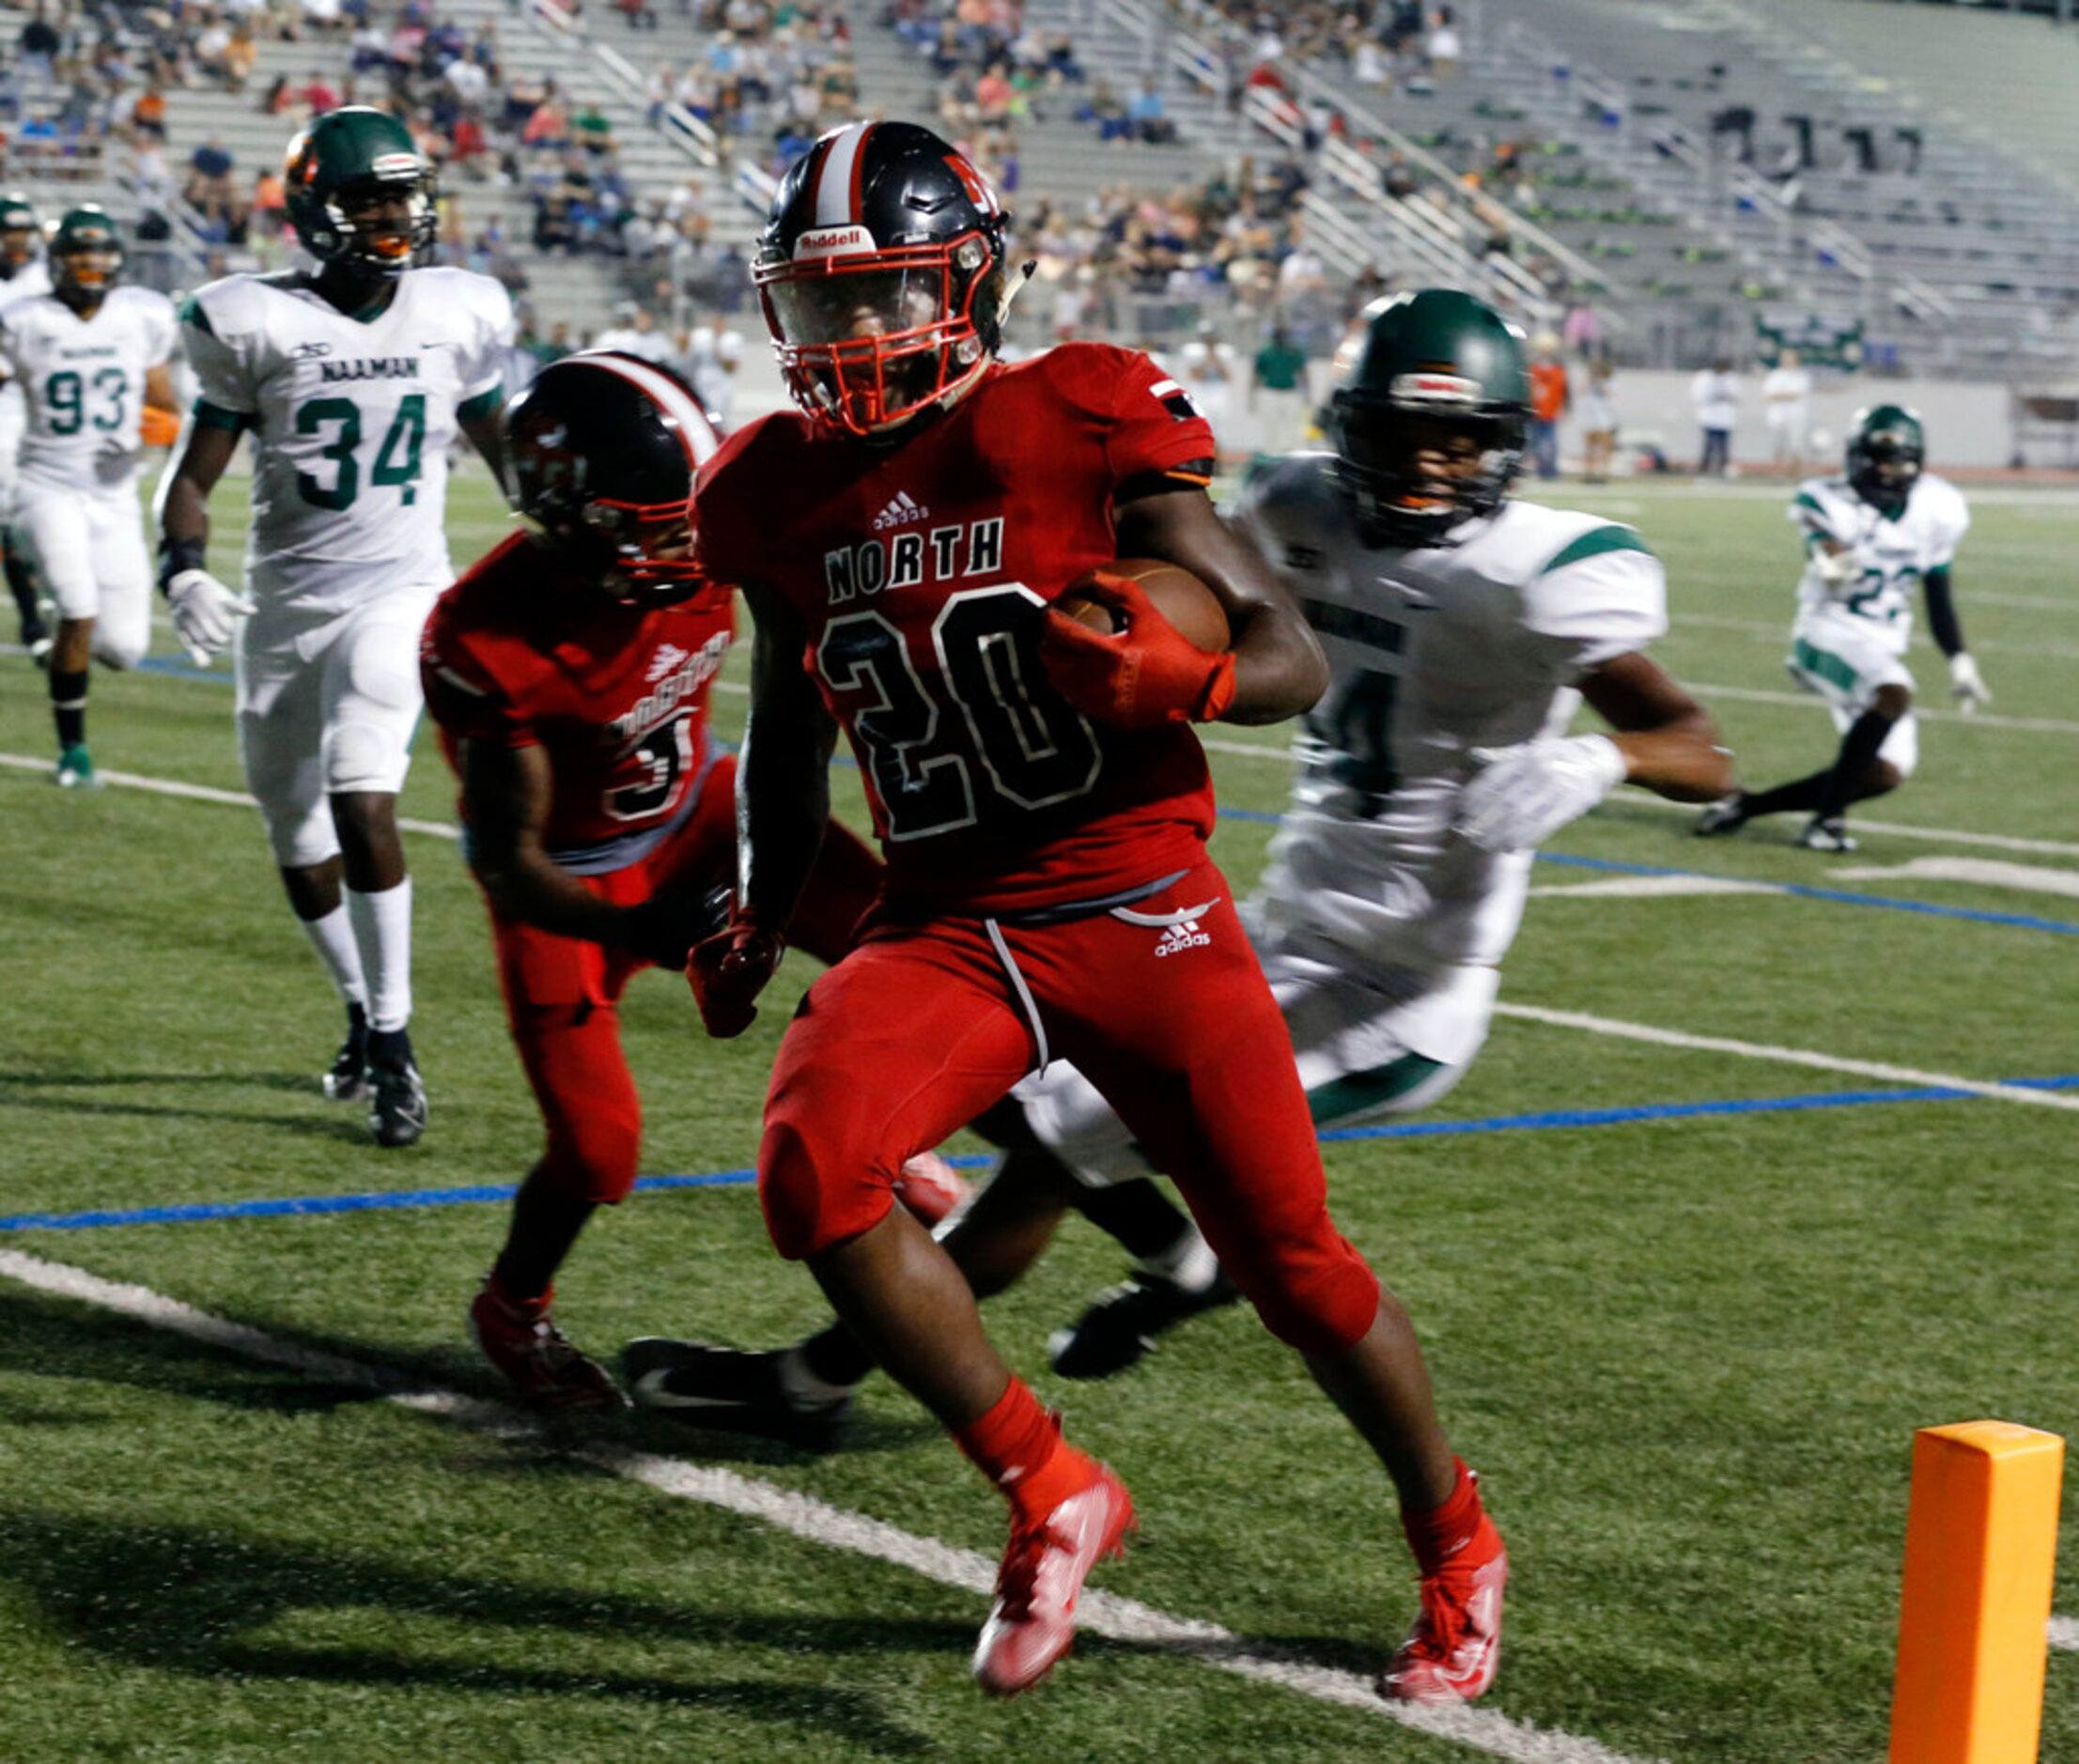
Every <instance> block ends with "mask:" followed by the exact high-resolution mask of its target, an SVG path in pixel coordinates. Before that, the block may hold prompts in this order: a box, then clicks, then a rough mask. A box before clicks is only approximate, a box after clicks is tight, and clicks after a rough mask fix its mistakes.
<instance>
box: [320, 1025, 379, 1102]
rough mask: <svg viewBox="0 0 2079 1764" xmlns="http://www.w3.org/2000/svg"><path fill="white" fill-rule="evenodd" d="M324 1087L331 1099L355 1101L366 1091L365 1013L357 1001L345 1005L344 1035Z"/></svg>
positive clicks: (363, 1095) (329, 1100) (326, 1094)
mask: <svg viewBox="0 0 2079 1764" xmlns="http://www.w3.org/2000/svg"><path fill="white" fill-rule="evenodd" d="M324 1089H325V1099H326V1101H328V1102H333V1103H358V1102H360V1101H361V1099H362V1098H363V1097H365V1096H366V1095H367V1094H368V1014H367V1012H366V1011H365V1010H363V1009H362V1007H361V1006H360V1005H358V1004H349V1006H348V1007H347V1039H346V1040H345V1041H343V1042H341V1043H340V1044H339V1051H338V1052H337V1053H336V1054H334V1055H333V1057H332V1069H331V1070H330V1071H328V1072H327V1073H326V1074H325V1076H324Z"/></svg>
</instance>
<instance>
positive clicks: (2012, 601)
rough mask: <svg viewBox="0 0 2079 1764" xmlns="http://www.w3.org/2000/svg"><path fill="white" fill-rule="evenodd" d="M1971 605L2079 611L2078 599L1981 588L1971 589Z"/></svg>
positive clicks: (2024, 609)
mask: <svg viewBox="0 0 2079 1764" xmlns="http://www.w3.org/2000/svg"><path fill="white" fill-rule="evenodd" d="M1970 600H1971V604H1972V605H1973V606H1978V605H1981V604H1982V605H1984V606H1989V607H2012V608H2013V609H2014V610H2015V611H2019V612H2079V600H2066V599H2058V598H2055V597H2053V596H2048V595H2005V594H1989V593H1987V592H1986V591H1985V590H1984V589H1982V588H1974V589H1972V590H1971V594H1970Z"/></svg>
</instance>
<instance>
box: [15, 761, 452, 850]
mask: <svg viewBox="0 0 2079 1764" xmlns="http://www.w3.org/2000/svg"><path fill="white" fill-rule="evenodd" d="M0 766H12V767H13V768H14V769H15V770H16V771H20V772H47V771H49V770H50V769H51V762H50V761H49V760H39V759H35V758H33V757H31V756H30V755H29V754H26V753H0ZM94 775H95V777H97V778H99V779H100V780H101V782H102V783H104V784H115V785H116V786H118V787H119V788H121V789H124V790H148V791H149V792H150V793H151V794H152V795H153V796H155V797H187V798H188V800H190V801H191V802H225V803H228V804H230V806H231V807H232V808H234V809H257V808H258V807H259V806H260V805H259V804H258V803H257V802H256V801H254V799H253V798H252V797H249V796H247V795H246V794H245V792H244V791H242V790H219V789H218V788H217V787H216V786H215V785H214V784H189V783H183V782H182V781H180V780H179V779H178V778H147V777H145V776H144V775H143V774H142V773H139V772H104V771H100V770H97V771H96V772H95V774H94ZM397 825H398V826H399V827H400V828H403V829H404V830H405V831H406V832H407V833H429V834H431V835H432V836H433V837H434V838H435V839H460V838H461V837H462V829H461V828H458V827H457V826H456V825H455V823H454V822H452V821H415V820H413V819H412V818H411V816H410V815H403V814H400V815H399V816H398V817H397Z"/></svg>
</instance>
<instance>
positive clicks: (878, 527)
mask: <svg viewBox="0 0 2079 1764" xmlns="http://www.w3.org/2000/svg"><path fill="white" fill-rule="evenodd" d="M930 518H931V510H930V509H928V508H925V507H923V506H922V505H921V504H919V503H917V502H916V501H915V499H913V498H912V497H911V496H910V494H909V492H908V490H897V491H896V492H895V495H894V500H893V501H892V502H891V503H889V504H888V506H887V507H886V508H884V509H882V510H881V511H880V513H879V514H877V515H876V516H875V517H874V531H875V532H876V533H886V532H887V531H888V530H889V529H890V528H891V527H907V526H908V524H909V523H910V522H911V521H913V520H929V519H930Z"/></svg>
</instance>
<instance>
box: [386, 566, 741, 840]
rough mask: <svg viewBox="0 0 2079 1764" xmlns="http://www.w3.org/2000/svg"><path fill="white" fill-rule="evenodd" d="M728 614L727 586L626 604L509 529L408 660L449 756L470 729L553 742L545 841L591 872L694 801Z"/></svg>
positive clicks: (438, 612) (505, 738)
mask: <svg viewBox="0 0 2079 1764" xmlns="http://www.w3.org/2000/svg"><path fill="white" fill-rule="evenodd" d="M735 627H736V614H735V608H734V606H733V604H732V596H729V595H727V594H724V593H721V592H717V591H713V590H708V591H705V592H703V593H702V594H700V595H698V596H694V597H693V598H691V599H689V600H683V601H680V602H679V603H678V604H677V605H675V606H652V607H646V608H645V607H638V606H628V605H624V604H623V603H621V602H619V601H616V600H612V599H609V598H608V597H607V596H604V595H602V594H600V593H599V592H598V590H597V589H596V588H594V587H591V586H590V585H589V584H587V583H585V582H583V581H582V580H578V579H577V578H576V577H573V576H572V575H570V574H569V572H568V571H567V570H566V569H564V568H563V566H562V565H559V564H558V563H557V562H556V561H555V559H554V558H553V557H551V555H550V554H549V553H548V552H547V551H545V550H543V549H541V547H540V546H538V545H536V544H535V543H534V542H533V541H532V540H531V539H529V538H528V537H527V536H526V535H525V534H514V536H513V537H511V538H509V539H507V540H506V541H505V542H504V544H503V545H501V546H499V547H498V548H497V549H495V550H493V551H491V552H490V553H489V555H487V556H485V557H484V558H482V559H480V560H479V561H478V562H477V563H476V564H475V565H473V567H472V568H471V569H470V570H469V571H468V573H467V574H466V575H464V576H463V577H462V579H461V580H459V581H458V582H457V583H456V584H455V585H454V586H453V587H452V588H450V589H449V590H448V591H447V592H446V593H445V594H443V595H442V596H441V598H440V600H439V601H438V603H436V605H435V606H434V609H433V614H432V616H431V617H430V618H429V619H427V625H426V634H425V636H424V637H423V638H422V639H421V642H420V648H419V672H420V675H421V677H422V678H423V679H424V681H425V683H426V703H427V709H428V710H430V711H431V712H432V713H433V717H434V720H435V721H436V722H438V723H439V725H440V729H441V746H442V750H444V751H445V752H446V754H447V758H448V764H449V765H451V766H458V748H459V745H460V743H461V742H463V741H465V740H467V741H496V742H499V743H500V744H502V745H503V746H505V747H515V748H519V747H535V746H539V747H542V748H545V749H546V750H548V753H549V759H550V765H551V769H552V771H553V772H554V774H555V792H554V797H553V800H552V802H551V808H550V811H549V821H548V825H547V827H546V828H544V829H543V843H544V844H545V845H546V846H547V847H548V849H549V852H550V854H551V856H552V857H553V858H554V859H556V861H557V862H559V863H561V864H563V865H564V866H565V867H566V868H567V869H571V870H575V871H578V872H579V873H581V874H600V873H603V872H605V871H609V870H618V869H620V868H622V867H624V866H625V865H627V864H629V863H632V862H634V861H636V859H640V858H641V857H643V856H644V854H645V853H646V852H647V851H648V850H649V848H650V847H651V846H652V845H654V844H655V843H657V841H658V840H659V839H660V838H661V837H662V836H663V835H664V834H665V833H667V832H669V831H670V830H671V829H672V828H675V826H677V824H678V822H679V820H680V819H681V818H682V817H683V816H684V815H685V814H686V813H687V812H689V811H690V808H691V805H692V802H693V800H694V798H695V797H696V796H697V794H698V781H699V779H700V778H701V776H702V774H703V773H704V772H705V771H706V767H707V761H708V755H709V751H710V749H709V743H708V735H707V694H708V688H709V683H710V682H711V681H712V680H713V679H714V677H715V674H716V672H717V671H718V670H719V669H720V668H721V660H722V657H723V656H724V655H725V654H726V653H727V652H728V649H729V643H730V639H731V637H732V635H733V634H734V631H735ZM458 770H459V767H458Z"/></svg>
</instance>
